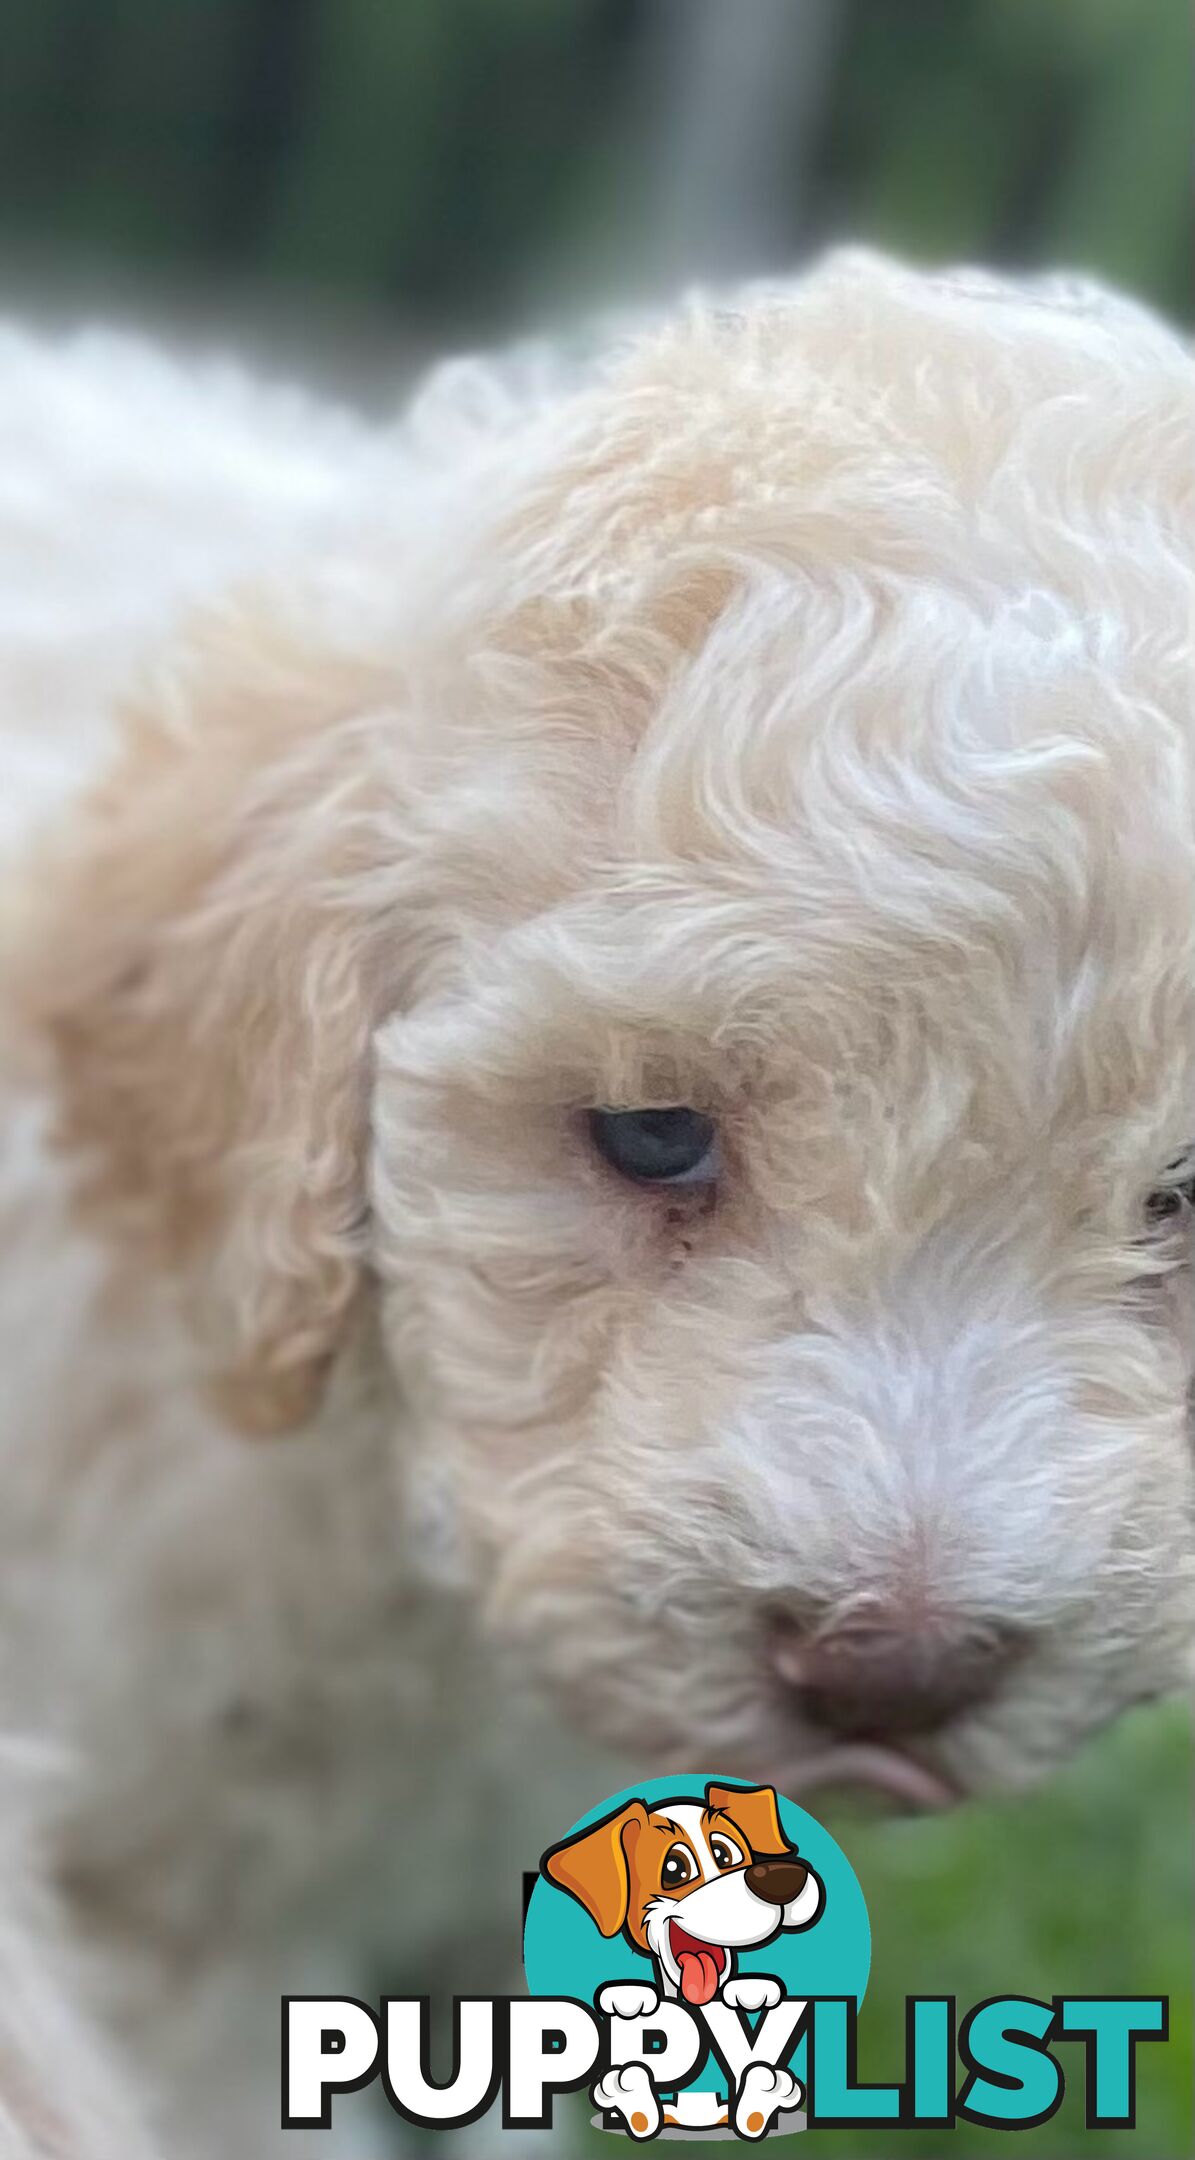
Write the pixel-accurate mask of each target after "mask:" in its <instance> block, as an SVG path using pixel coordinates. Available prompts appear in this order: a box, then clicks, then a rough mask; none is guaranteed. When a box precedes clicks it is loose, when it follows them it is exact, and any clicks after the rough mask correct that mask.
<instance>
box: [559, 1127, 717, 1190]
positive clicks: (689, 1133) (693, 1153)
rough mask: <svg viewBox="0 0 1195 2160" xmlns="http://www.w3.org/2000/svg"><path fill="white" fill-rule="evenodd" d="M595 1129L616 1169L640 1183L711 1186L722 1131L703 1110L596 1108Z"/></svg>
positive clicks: (601, 1151) (603, 1152)
mask: <svg viewBox="0 0 1195 2160" xmlns="http://www.w3.org/2000/svg"><path fill="white" fill-rule="evenodd" d="M589 1133H590V1138H591V1139H592V1141H593V1144H594V1146H595V1148H596V1149H597V1151H598V1154H599V1155H602V1156H604V1157H605V1160H606V1161H607V1162H608V1163H609V1164H610V1167H611V1169H613V1170H617V1171H619V1172H620V1174H621V1175H622V1176H623V1177H626V1178H634V1180H635V1181H636V1183H637V1184H640V1185H711V1184H712V1183H713V1181H714V1179H715V1178H716V1177H717V1174H718V1131H717V1127H716V1126H715V1124H714V1121H713V1119H712V1118H708V1117H703V1116H702V1113H701V1111H700V1110H689V1109H683V1108H678V1109H675V1110H591V1111H590V1113H589Z"/></svg>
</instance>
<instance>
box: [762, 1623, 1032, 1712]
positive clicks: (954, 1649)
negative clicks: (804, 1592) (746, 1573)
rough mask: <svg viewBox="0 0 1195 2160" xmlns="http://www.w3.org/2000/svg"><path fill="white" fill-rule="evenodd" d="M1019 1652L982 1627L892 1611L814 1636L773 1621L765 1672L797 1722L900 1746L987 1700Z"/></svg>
mask: <svg viewBox="0 0 1195 2160" xmlns="http://www.w3.org/2000/svg"><path fill="white" fill-rule="evenodd" d="M1022 1648H1023V1643H1022V1639H1021V1637H1020V1636H1019V1635H1018V1634H1017V1633H1016V1631H1015V1630H1014V1629H1011V1628H1006V1627H1002V1626H998V1625H995V1624H991V1623H985V1624H983V1625H980V1624H979V1623H975V1624H974V1625H972V1626H969V1627H966V1628H964V1627H962V1626H949V1627H947V1626H941V1625H939V1626H926V1625H922V1626H917V1627H910V1626H909V1625H908V1624H907V1623H902V1622H901V1620H900V1618H899V1616H897V1615H896V1614H891V1615H881V1614H878V1613H877V1614H875V1615H872V1616H869V1617H868V1619H867V1621H866V1622H864V1621H862V1620H859V1621H857V1622H854V1623H853V1624H850V1625H844V1626H843V1627H841V1628H839V1629H835V1630H833V1631H827V1632H822V1633H812V1634H809V1633H804V1632H801V1631H798V1630H797V1629H796V1628H795V1627H794V1626H793V1625H792V1623H789V1622H780V1623H779V1624H778V1627H777V1629H776V1630H775V1631H774V1633H773V1638H772V1660H773V1664H774V1667H775V1670H776V1671H777V1673H778V1674H779V1676H780V1677H781V1679H782V1680H784V1682H785V1683H786V1685H787V1687H788V1688H789V1689H790V1691H791V1693H792V1697H793V1701H794V1704H795V1705H796V1707H797V1708H798V1709H799V1710H800V1712H801V1715H802V1716H803V1717H805V1718H807V1719H808V1721H809V1723H810V1724H812V1725H817V1726H819V1727H820V1728H821V1729H822V1731H824V1732H830V1733H834V1734H836V1735H837V1736H838V1737H839V1738H841V1739H844V1740H878V1741H885V1740H895V1741H900V1740H905V1739H912V1738H914V1737H916V1735H918V1734H921V1733H933V1732H939V1731H940V1730H941V1729H942V1727H943V1726H945V1725H949V1724H950V1723H951V1721H952V1719H954V1718H956V1717H961V1716H962V1715H963V1714H964V1712H966V1711H968V1710H974V1709H977V1708H978V1707H979V1705H980V1704H981V1703H984V1702H986V1701H987V1700H988V1698H989V1696H991V1695H992V1694H994V1693H995V1690H996V1688H997V1687H998V1686H999V1683H1000V1681H1001V1680H1002V1679H1003V1678H1004V1676H1005V1674H1006V1673H1007V1671H1008V1669H1009V1667H1010V1666H1011V1665H1012V1664H1013V1663H1014V1661H1015V1659H1016V1658H1017V1656H1018V1655H1019V1654H1020V1652H1021V1650H1022Z"/></svg>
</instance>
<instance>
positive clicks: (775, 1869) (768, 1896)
mask: <svg viewBox="0 0 1195 2160" xmlns="http://www.w3.org/2000/svg"><path fill="white" fill-rule="evenodd" d="M808 1879H809V1870H808V1868H807V1867H806V1866H805V1864H804V1862H803V1861H801V1860H793V1859H789V1860H753V1861H752V1863H751V1865H750V1867H749V1868H748V1869H747V1888H748V1890H754V1892H755V1895H756V1897H758V1898H762V1899H763V1901H764V1903H765V1904H766V1905H791V1903H792V1901H793V1899H794V1898H797V1897H800V1895H801V1892H802V1890H803V1889H804V1888H805V1884H806V1882H807V1881H808Z"/></svg>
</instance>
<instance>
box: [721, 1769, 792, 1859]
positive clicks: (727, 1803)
mask: <svg viewBox="0 0 1195 2160" xmlns="http://www.w3.org/2000/svg"><path fill="white" fill-rule="evenodd" d="M705 1804H706V1806H707V1807H708V1808H724V1809H725V1811H726V1813H727V1814H728V1815H729V1817H730V1819H731V1821H732V1822H734V1823H737V1824H738V1826H739V1829H740V1830H741V1831H742V1832H743V1834H744V1836H745V1837H746V1839H747V1843H748V1844H749V1845H750V1847H751V1850H752V1852H753V1853H786V1852H790V1851H791V1850H792V1848H791V1846H790V1845H789V1842H788V1839H787V1838H786V1837H785V1835H784V1832H783V1830H782V1829H781V1827H780V1811H779V1809H778V1807H777V1805H776V1794H775V1791H774V1789H773V1787H772V1786H771V1785H753V1786H751V1787H750V1788H749V1789H748V1790H746V1791H741V1790H736V1788H735V1787H734V1786H733V1785H707V1786H706V1788H705Z"/></svg>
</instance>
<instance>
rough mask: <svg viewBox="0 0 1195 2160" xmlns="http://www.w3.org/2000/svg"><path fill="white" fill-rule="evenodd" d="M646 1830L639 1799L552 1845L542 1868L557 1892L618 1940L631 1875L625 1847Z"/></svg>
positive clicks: (624, 1916) (545, 1855)
mask: <svg viewBox="0 0 1195 2160" xmlns="http://www.w3.org/2000/svg"><path fill="white" fill-rule="evenodd" d="M646 1827H647V1809H646V1808H645V1807H644V1805H643V1802H642V1800H631V1801H628V1803H627V1805H626V1807H624V1808H620V1809H619V1810H618V1813H617V1814H616V1815H607V1817H606V1819H605V1821H604V1822H600V1823H594V1824H593V1826H592V1828H591V1829H589V1830H581V1831H579V1832H578V1834H577V1836H576V1837H574V1838H568V1839H567V1840H566V1841H565V1843H564V1844H563V1845H554V1846H553V1848H552V1850H551V1852H546V1853H545V1854H544V1856H543V1859H542V1861H541V1862H540V1865H541V1867H542V1869H543V1872H544V1874H545V1875H546V1876H547V1879H548V1881H549V1882H551V1883H555V1884H556V1885H557V1888H558V1889H561V1890H567V1891H568V1893H569V1896H570V1897H575V1898H576V1900H577V1902H578V1904H580V1905H583V1906H584V1907H585V1910H586V1912H587V1913H588V1914H589V1917H590V1919H591V1920H592V1921H593V1923H594V1925H595V1926H596V1928H597V1930H598V1932H599V1934H601V1935H606V1936H609V1935H617V1934H618V1931H619V1929H620V1928H622V1927H625V1926H626V1920H627V1913H628V1910H629V1907H630V1892H631V1875H630V1865H629V1861H628V1845H630V1846H632V1847H633V1845H634V1842H635V1840H636V1838H637V1837H638V1835H639V1832H640V1831H641V1830H645V1829H646Z"/></svg>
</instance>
